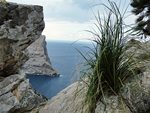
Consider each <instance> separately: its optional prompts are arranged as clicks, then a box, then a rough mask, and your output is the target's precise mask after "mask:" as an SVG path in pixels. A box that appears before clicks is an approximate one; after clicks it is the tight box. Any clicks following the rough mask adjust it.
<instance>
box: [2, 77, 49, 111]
mask: <svg viewBox="0 0 150 113" xmlns="http://www.w3.org/2000/svg"><path fill="white" fill-rule="evenodd" d="M44 102H46V98H44V97H42V96H41V95H40V94H38V93H36V92H35V91H33V90H32V88H31V87H30V85H29V81H28V80H27V79H26V78H25V75H19V74H15V75H11V76H9V77H6V78H5V79H4V80H3V81H2V82H0V113H20V112H24V111H29V110H32V109H33V108H34V107H37V106H38V105H40V104H41V103H44Z"/></svg>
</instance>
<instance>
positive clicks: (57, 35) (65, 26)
mask: <svg viewBox="0 0 150 113" xmlns="http://www.w3.org/2000/svg"><path fill="white" fill-rule="evenodd" d="M90 27H91V23H90V22H86V23H78V22H68V21H46V27H45V29H44V32H43V34H44V35H46V36H47V40H75V41H76V40H79V39H88V38H89V34H88V33H87V32H86V31H85V30H87V29H88V28H90Z"/></svg>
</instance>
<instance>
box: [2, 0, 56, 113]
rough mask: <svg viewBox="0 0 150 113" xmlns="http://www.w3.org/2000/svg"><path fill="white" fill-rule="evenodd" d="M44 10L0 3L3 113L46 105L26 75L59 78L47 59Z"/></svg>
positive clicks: (33, 6)
mask: <svg viewBox="0 0 150 113" xmlns="http://www.w3.org/2000/svg"><path fill="white" fill-rule="evenodd" d="M44 26H45V25H44V20H43V8H42V7H41V6H37V5H21V4H16V3H2V2H0V113H22V112H26V111H30V110H32V109H33V108H35V107H37V106H39V105H41V104H42V103H44V102H46V99H45V98H44V97H43V96H41V95H39V94H38V93H37V92H36V91H34V90H33V89H32V88H31V86H30V84H29V81H28V80H27V79H26V76H25V73H31V74H33V73H34V74H47V75H53V74H56V71H55V70H54V69H53V68H52V67H51V63H50V60H49V58H48V54H47V49H46V42H45V37H44V36H42V35H41V33H42V31H43V29H44Z"/></svg>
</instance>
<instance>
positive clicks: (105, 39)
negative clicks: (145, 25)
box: [80, 0, 134, 113]
mask: <svg viewBox="0 0 150 113" xmlns="http://www.w3.org/2000/svg"><path fill="white" fill-rule="evenodd" d="M108 3H109V6H107V5H105V4H103V6H104V7H105V8H106V10H108V12H109V13H108V15H107V16H104V17H103V18H101V16H100V14H99V13H98V16H97V17H96V20H97V23H96V24H95V25H96V28H97V29H96V30H95V31H94V32H93V31H89V32H90V33H92V34H93V36H94V40H93V42H94V43H95V47H94V49H90V50H91V51H90V54H92V55H87V56H88V57H87V56H85V55H84V54H83V53H82V52H80V53H81V55H82V56H83V57H84V58H85V60H86V63H87V67H88V71H87V70H86V72H85V73H84V75H85V76H84V77H86V78H88V79H86V81H84V82H86V84H87V87H88V89H87V94H86V103H85V104H86V105H88V111H89V113H94V112H95V108H96V104H97V102H98V101H101V100H105V99H104V97H105V95H118V94H119V91H120V89H121V87H122V86H123V83H124V82H125V81H126V79H127V78H128V77H129V76H132V75H133V74H134V72H133V70H132V66H133V64H134V63H133V61H132V58H131V57H127V56H125V44H124V39H125V38H127V31H125V29H124V28H125V23H124V21H123V20H124V14H125V12H126V10H125V11H124V12H123V13H121V12H120V11H119V8H118V6H117V5H116V3H115V2H111V1H109V0H108ZM96 31H97V32H96ZM82 80H84V79H83V78H82ZM102 98H103V99H102ZM104 103H105V102H104Z"/></svg>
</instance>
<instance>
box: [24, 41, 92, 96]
mask: <svg viewBox="0 0 150 113" xmlns="http://www.w3.org/2000/svg"><path fill="white" fill-rule="evenodd" d="M89 47H90V48H91V47H92V43H90V42H80V41H76V42H75V41H48V42H47V49H48V55H49V58H50V61H51V63H52V66H53V68H54V69H56V70H57V71H58V73H59V74H60V75H59V76H57V77H50V76H46V75H40V76H37V75H28V76H27V78H28V79H29V82H30V84H31V86H32V88H33V89H34V90H36V91H37V92H38V93H40V94H41V95H43V96H45V97H47V98H48V99H50V98H52V97H53V96H55V95H57V93H59V92H60V91H61V90H63V89H64V88H66V87H67V86H69V85H70V84H72V83H73V82H75V81H77V80H80V76H81V71H82V69H83V68H84V66H85V60H84V58H83V56H82V55H81V54H80V52H82V53H83V54H84V55H86V54H88V52H89Z"/></svg>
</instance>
